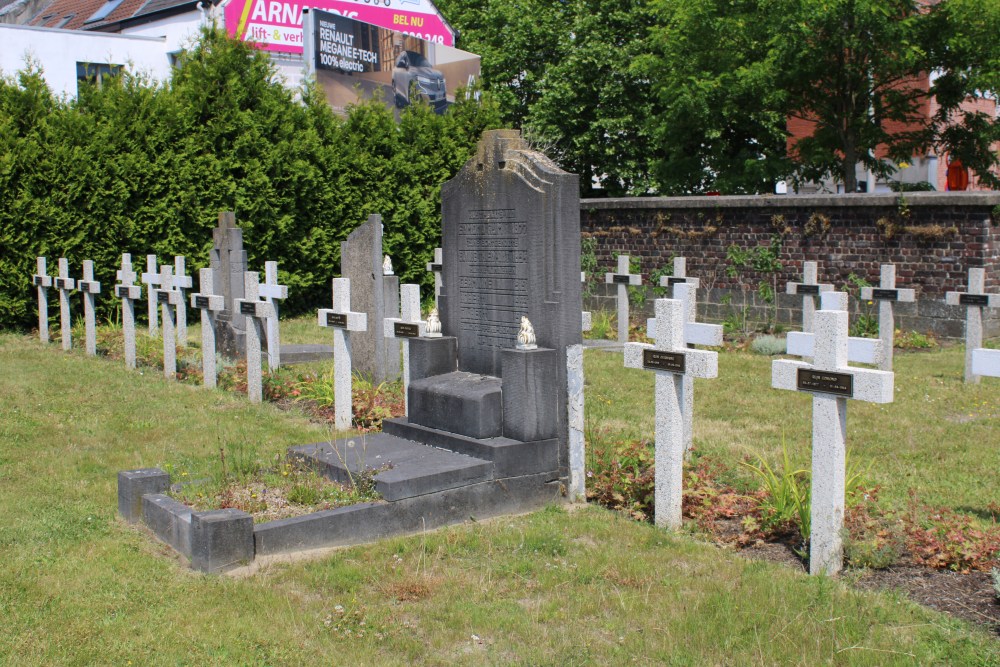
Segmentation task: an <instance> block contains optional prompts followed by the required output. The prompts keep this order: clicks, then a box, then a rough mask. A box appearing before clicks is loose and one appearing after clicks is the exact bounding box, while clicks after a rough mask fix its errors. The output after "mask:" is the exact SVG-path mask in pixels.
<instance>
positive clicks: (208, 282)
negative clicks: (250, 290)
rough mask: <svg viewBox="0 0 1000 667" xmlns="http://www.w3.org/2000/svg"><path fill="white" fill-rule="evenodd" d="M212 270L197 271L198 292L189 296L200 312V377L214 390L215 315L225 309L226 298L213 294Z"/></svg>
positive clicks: (216, 376)
mask: <svg viewBox="0 0 1000 667" xmlns="http://www.w3.org/2000/svg"><path fill="white" fill-rule="evenodd" d="M213 280H214V276H213V275H212V269H201V270H200V271H198V292H196V293H195V294H192V295H191V307H192V308H197V309H198V310H200V311H201V375H202V380H203V382H204V384H205V386H206V387H208V388H210V389H211V388H214V387H215V385H216V382H217V380H218V371H217V369H216V365H215V314H216V313H217V312H219V311H222V310H225V309H226V297H225V296H223V295H222V294H213V293H212V292H213V291H214V290H215V287H214V283H213Z"/></svg>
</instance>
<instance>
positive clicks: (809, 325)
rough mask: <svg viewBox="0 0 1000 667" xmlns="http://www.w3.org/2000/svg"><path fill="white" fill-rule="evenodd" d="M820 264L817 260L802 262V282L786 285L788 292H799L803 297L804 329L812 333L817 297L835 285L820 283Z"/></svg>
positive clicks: (786, 291)
mask: <svg viewBox="0 0 1000 667" xmlns="http://www.w3.org/2000/svg"><path fill="white" fill-rule="evenodd" d="M818 276H819V265H818V264H817V263H816V262H803V263H802V282H800V283H796V282H790V283H788V284H787V285H786V286H785V293H786V294H797V295H799V296H801V297H802V331H804V332H805V333H810V332H811V331H812V330H813V315H814V314H815V312H816V297H817V296H819V295H820V293H821V292H829V291H831V290H832V289H833V285H830V284H827V283H819V282H817V281H818Z"/></svg>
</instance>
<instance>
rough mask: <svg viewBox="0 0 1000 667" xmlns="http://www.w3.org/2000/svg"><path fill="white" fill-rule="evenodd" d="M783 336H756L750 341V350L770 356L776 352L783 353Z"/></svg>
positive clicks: (784, 345) (784, 347)
mask: <svg viewBox="0 0 1000 667" xmlns="http://www.w3.org/2000/svg"><path fill="white" fill-rule="evenodd" d="M786 349H787V348H786V344H785V339H784V338H778V337H777V336H771V335H763V336H757V337H756V338H754V339H753V342H751V343H750V351H751V352H753V353H754V354H763V355H765V356H769V357H772V356H774V355H776V354H784V353H785V350H786Z"/></svg>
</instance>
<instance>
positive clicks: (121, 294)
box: [115, 285, 129, 299]
mask: <svg viewBox="0 0 1000 667" xmlns="http://www.w3.org/2000/svg"><path fill="white" fill-rule="evenodd" d="M128 295H129V291H128V286H127V285H118V286H117V287H115V296H117V297H118V298H119V299H127V298H129V297H128Z"/></svg>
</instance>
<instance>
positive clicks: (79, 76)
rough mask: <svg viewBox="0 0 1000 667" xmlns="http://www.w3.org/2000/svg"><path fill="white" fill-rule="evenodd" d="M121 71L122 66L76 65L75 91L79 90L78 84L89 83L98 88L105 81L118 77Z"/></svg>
mask: <svg viewBox="0 0 1000 667" xmlns="http://www.w3.org/2000/svg"><path fill="white" fill-rule="evenodd" d="M122 69H123V66H122V65H112V64H110V63H77V64H76V81H77V83H76V87H77V90H79V89H80V83H89V84H92V85H95V86H97V87H98V88H100V87H101V85H102V84H103V83H104V81H105V80H106V79H109V78H110V77H114V76H118V75H120V74H121V73H122Z"/></svg>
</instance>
